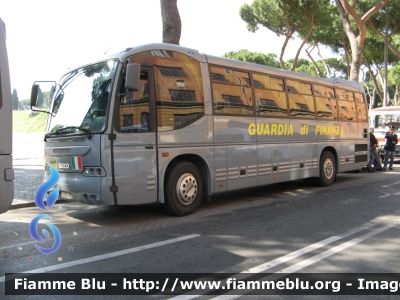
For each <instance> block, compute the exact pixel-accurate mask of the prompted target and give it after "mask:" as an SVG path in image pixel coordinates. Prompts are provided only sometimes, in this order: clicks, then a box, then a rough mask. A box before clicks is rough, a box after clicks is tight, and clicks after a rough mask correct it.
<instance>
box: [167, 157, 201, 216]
mask: <svg viewBox="0 0 400 300" xmlns="http://www.w3.org/2000/svg"><path fill="white" fill-rule="evenodd" d="M202 196H203V184H202V181H201V176H200V172H199V170H198V169H197V167H196V166H195V165H194V164H192V163H191V162H187V161H180V162H178V163H176V164H174V165H173V166H172V169H171V170H170V172H168V178H167V181H166V185H165V198H166V199H165V200H166V208H167V210H168V211H169V212H171V213H172V214H174V215H177V216H184V215H187V214H191V213H193V212H194V211H195V210H196V209H197V208H198V207H199V205H200V203H201V199H202Z"/></svg>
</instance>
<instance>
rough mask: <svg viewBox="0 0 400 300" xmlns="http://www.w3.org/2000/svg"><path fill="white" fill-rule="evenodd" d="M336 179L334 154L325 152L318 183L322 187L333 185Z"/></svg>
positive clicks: (322, 156) (321, 161) (322, 157)
mask: <svg viewBox="0 0 400 300" xmlns="http://www.w3.org/2000/svg"><path fill="white" fill-rule="evenodd" d="M335 178H336V163H335V157H334V156H333V154H332V152H329V151H325V152H323V153H322V155H321V160H320V165H319V178H318V179H317V180H318V183H319V185H322V186H329V185H331V184H332V183H333V182H334V181H335Z"/></svg>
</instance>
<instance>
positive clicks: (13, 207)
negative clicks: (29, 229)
mask: <svg viewBox="0 0 400 300" xmlns="http://www.w3.org/2000/svg"><path fill="white" fill-rule="evenodd" d="M66 202H71V201H68V200H62V199H60V200H57V203H66ZM34 206H36V204H35V202H34V201H33V202H26V203H18V204H14V205H12V204H11V206H10V208H9V209H8V210H12V209H19V208H26V207H34Z"/></svg>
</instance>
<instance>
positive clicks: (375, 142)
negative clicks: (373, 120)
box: [367, 127, 382, 172]
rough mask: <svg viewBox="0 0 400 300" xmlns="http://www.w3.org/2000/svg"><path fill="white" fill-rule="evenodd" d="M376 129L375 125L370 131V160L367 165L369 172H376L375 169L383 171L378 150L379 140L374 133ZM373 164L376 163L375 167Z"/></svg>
mask: <svg viewBox="0 0 400 300" xmlns="http://www.w3.org/2000/svg"><path fill="white" fill-rule="evenodd" d="M374 130H375V129H374V127H371V128H370V132H369V145H370V148H369V149H370V160H369V163H368V165H367V169H368V172H375V170H377V171H382V165H381V161H380V159H379V155H378V152H376V146H377V145H378V140H377V139H376V137H375V135H374ZM372 165H374V167H372Z"/></svg>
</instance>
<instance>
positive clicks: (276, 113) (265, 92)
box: [253, 74, 287, 117]
mask: <svg viewBox="0 0 400 300" xmlns="http://www.w3.org/2000/svg"><path fill="white" fill-rule="evenodd" d="M278 80H279V79H278V78H273V80H271V78H270V76H267V75H260V74H253V82H254V92H255V97H256V105H257V114H258V115H260V116H268V117H287V102H286V93H285V92H283V91H282V88H283V80H282V79H280V80H281V81H280V83H281V84H282V85H281V86H280V85H279V84H278V85H275V84H272V82H277V81H278ZM276 88H277V89H278V90H274V89H276Z"/></svg>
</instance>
